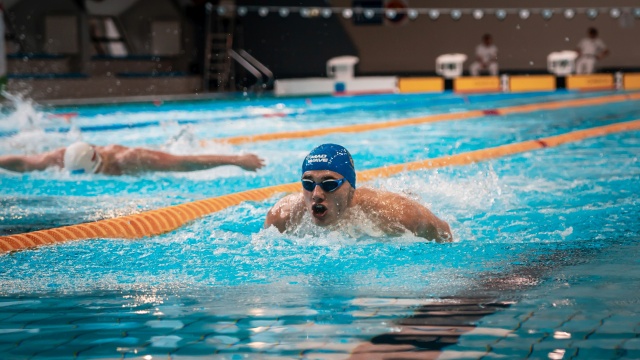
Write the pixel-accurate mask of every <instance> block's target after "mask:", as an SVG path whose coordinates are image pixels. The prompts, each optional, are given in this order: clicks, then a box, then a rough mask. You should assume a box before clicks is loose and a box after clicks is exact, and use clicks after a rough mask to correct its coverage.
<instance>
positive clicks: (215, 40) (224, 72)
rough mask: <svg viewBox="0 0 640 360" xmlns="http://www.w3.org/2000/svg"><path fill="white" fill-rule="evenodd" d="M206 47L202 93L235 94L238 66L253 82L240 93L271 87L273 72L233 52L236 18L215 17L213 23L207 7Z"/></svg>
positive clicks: (246, 53) (247, 57) (211, 9)
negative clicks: (224, 92)
mask: <svg viewBox="0 0 640 360" xmlns="http://www.w3.org/2000/svg"><path fill="white" fill-rule="evenodd" d="M205 9H206V24H205V30H206V40H205V41H206V43H205V60H204V71H203V89H204V91H205V92H210V91H235V90H236V87H237V85H236V81H235V73H236V72H235V67H234V65H235V63H237V64H239V65H240V66H242V68H244V69H245V70H246V71H247V72H248V73H249V74H251V75H252V76H253V77H255V79H256V81H255V83H254V84H252V85H251V86H250V87H248V88H245V89H243V90H251V91H257V92H261V91H263V90H264V89H267V88H269V87H271V86H272V85H273V82H274V76H273V72H271V70H269V69H268V68H267V67H266V66H265V65H264V64H262V63H261V62H260V61H258V60H257V59H256V58H255V57H253V56H251V54H249V53H248V52H247V51H245V50H243V49H238V50H237V51H236V50H234V49H233V45H234V43H233V35H234V32H235V28H236V22H235V14H233V12H230V13H229V15H228V16H222V15H220V14H218V15H217V16H216V19H215V20H214V19H213V17H214V14H213V6H212V5H211V3H207V5H206V8H205Z"/></svg>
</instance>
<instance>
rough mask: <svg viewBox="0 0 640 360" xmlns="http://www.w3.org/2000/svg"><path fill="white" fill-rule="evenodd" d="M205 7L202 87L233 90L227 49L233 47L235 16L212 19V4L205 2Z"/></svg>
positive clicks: (206, 89)
mask: <svg viewBox="0 0 640 360" xmlns="http://www.w3.org/2000/svg"><path fill="white" fill-rule="evenodd" d="M205 9H206V24H205V31H206V36H205V52H204V55H205V59H204V71H203V89H204V90H205V91H206V92H209V91H212V90H218V91H227V90H235V88H234V87H235V86H234V85H235V84H233V83H232V82H230V78H231V72H232V63H231V58H230V57H229V50H231V49H232V48H233V33H234V30H235V17H234V16H233V15H232V16H228V17H224V18H223V17H222V16H217V17H216V19H215V21H214V20H213V5H212V4H211V3H207V5H206V7H205ZM214 81H215V82H214Z"/></svg>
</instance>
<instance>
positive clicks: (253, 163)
mask: <svg viewBox="0 0 640 360" xmlns="http://www.w3.org/2000/svg"><path fill="white" fill-rule="evenodd" d="M236 165H238V166H240V167H241V168H243V169H245V170H248V171H256V170H258V169H260V168H262V167H264V160H263V159H261V158H259V157H258V156H257V155H255V154H244V155H238V161H237V164H236Z"/></svg>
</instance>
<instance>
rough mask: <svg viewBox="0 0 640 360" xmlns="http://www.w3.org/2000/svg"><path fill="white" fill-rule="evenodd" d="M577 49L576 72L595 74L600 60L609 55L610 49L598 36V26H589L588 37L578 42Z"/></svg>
mask: <svg viewBox="0 0 640 360" xmlns="http://www.w3.org/2000/svg"><path fill="white" fill-rule="evenodd" d="M577 51H578V60H576V74H593V71H594V70H595V68H596V63H597V62H598V60H600V59H602V58H604V57H605V56H607V55H609V49H607V45H605V44H604V41H602V39H600V38H599V37H598V30H597V29H596V28H589V30H588V31H587V37H586V38H583V39H582V40H580V42H579V43H578V47H577Z"/></svg>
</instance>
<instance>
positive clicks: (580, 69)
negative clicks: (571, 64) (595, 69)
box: [576, 57, 586, 74]
mask: <svg viewBox="0 0 640 360" xmlns="http://www.w3.org/2000/svg"><path fill="white" fill-rule="evenodd" d="M584 61H585V58H584V57H579V58H578V60H577V61H576V74H586V72H585V71H586V68H585V63H584Z"/></svg>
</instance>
